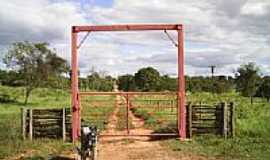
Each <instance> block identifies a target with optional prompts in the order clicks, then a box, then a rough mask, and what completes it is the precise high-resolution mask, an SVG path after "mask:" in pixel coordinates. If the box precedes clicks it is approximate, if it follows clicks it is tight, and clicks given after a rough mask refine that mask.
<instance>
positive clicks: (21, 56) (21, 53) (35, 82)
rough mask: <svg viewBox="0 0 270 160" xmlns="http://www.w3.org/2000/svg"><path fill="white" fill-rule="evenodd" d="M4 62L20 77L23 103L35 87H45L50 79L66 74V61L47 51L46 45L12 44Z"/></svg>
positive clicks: (49, 50)
mask: <svg viewBox="0 0 270 160" xmlns="http://www.w3.org/2000/svg"><path fill="white" fill-rule="evenodd" d="M4 62H5V63H6V64H7V66H8V67H9V68H12V69H13V70H15V71H16V72H18V73H20V74H21V75H22V81H23V84H24V86H25V101H24V102H25V103H27V102H28V98H29V96H30V93H31V92H32V91H33V90H34V89H35V88H37V87H40V86H44V85H47V84H48V83H49V82H50V79H53V77H56V76H59V75H60V74H61V73H64V72H66V69H67V68H66V66H67V65H66V60H64V59H62V58H60V57H58V56H57V55H56V53H55V52H54V51H53V50H51V49H49V46H48V44H47V43H30V42H17V43H14V44H13V45H12V46H11V48H10V49H9V50H8V52H7V53H6V56H5V57H4Z"/></svg>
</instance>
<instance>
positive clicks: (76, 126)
mask: <svg viewBox="0 0 270 160" xmlns="http://www.w3.org/2000/svg"><path fill="white" fill-rule="evenodd" d="M77 36H78V33H77V31H76V30H75V28H74V27H72V33H71V54H72V55H71V67H72V71H71V73H72V74H71V76H72V77H71V90H72V99H71V104H72V141H73V142H75V141H76V140H77V139H78V137H79V132H80V113H79V112H80V106H79V88H78V54H77V38H78V37H77Z"/></svg>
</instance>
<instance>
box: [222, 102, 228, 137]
mask: <svg viewBox="0 0 270 160" xmlns="http://www.w3.org/2000/svg"><path fill="white" fill-rule="evenodd" d="M221 109H222V135H223V136H224V138H225V139H226V138H227V105H226V103H224V102H222V103H221Z"/></svg>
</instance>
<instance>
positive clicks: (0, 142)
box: [0, 86, 71, 159]
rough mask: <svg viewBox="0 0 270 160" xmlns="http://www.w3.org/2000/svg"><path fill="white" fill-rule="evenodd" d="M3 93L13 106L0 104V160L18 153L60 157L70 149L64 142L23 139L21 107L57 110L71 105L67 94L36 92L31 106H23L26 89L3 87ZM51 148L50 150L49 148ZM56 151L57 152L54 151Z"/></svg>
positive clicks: (51, 91) (32, 96) (30, 103)
mask: <svg viewBox="0 0 270 160" xmlns="http://www.w3.org/2000/svg"><path fill="white" fill-rule="evenodd" d="M0 92H1V94H3V93H4V94H6V95H9V96H10V97H11V99H13V101H12V102H10V103H0V159H4V158H7V157H10V156H15V155H17V154H19V153H24V152H25V153H27V152H28V151H32V153H31V154H33V156H34V155H35V154H38V155H41V156H43V157H45V158H46V157H48V156H49V154H57V153H60V152H62V151H63V149H64V148H70V147H71V145H70V144H66V143H63V142H62V141H61V140H48V139H39V140H34V141H33V142H30V141H29V140H25V141H23V140H22V139H21V134H20V133H21V129H20V108H21V107H32V108H44V107H48V108H55V107H61V108H62V107H64V106H70V99H69V98H70V96H69V93H68V91H61V90H52V89H50V90H49V89H36V90H34V91H33V93H32V94H31V96H30V98H29V104H27V105H24V104H23V102H24V97H23V88H20V87H18V88H15V87H4V86H0ZM48 147H49V148H50V149H48ZM52 148H54V150H52Z"/></svg>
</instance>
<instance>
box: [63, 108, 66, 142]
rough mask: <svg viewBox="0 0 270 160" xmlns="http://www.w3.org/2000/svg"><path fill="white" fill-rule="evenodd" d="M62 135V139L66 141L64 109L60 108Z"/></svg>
mask: <svg viewBox="0 0 270 160" xmlns="http://www.w3.org/2000/svg"><path fill="white" fill-rule="evenodd" d="M62 137H63V141H66V109H65V107H64V108H63V110H62Z"/></svg>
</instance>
